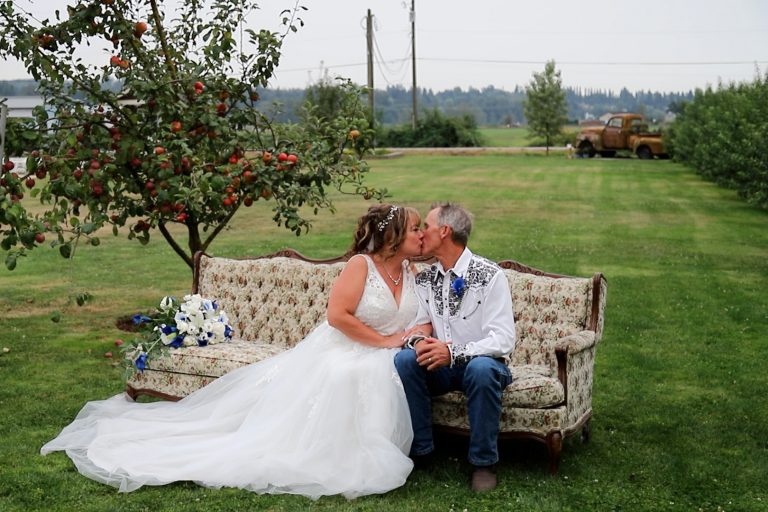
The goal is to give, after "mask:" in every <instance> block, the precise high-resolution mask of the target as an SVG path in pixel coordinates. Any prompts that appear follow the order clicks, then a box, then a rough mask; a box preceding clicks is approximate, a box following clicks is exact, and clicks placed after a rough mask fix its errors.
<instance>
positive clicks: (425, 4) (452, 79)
mask: <svg viewBox="0 0 768 512" xmlns="http://www.w3.org/2000/svg"><path fill="white" fill-rule="evenodd" d="M414 1H415V12H416V16H415V25H416V68H417V69H416V81H417V85H418V86H419V87H424V88H429V89H432V90H434V91H441V90H445V89H452V88H454V87H461V88H463V89H466V88H468V87H475V88H483V87H486V86H489V85H492V86H494V87H496V88H500V89H505V90H513V89H514V88H515V86H517V85H519V86H524V85H525V84H527V83H528V82H529V81H530V79H531V75H532V73H533V72H538V71H541V70H543V68H544V63H545V61H547V60H550V59H553V60H555V62H556V64H557V68H558V69H559V70H560V71H561V72H562V79H563V84H564V85H566V86H573V87H582V88H593V89H610V90H614V91H618V90H620V89H621V88H622V87H626V88H628V89H629V90H630V91H633V92H634V91H638V90H653V91H660V92H676V91H688V90H691V89H696V88H704V87H706V86H708V85H712V86H716V85H717V84H718V82H719V81H722V82H724V83H729V82H741V81H748V82H751V81H752V80H753V79H754V78H755V76H756V73H758V72H759V73H760V74H762V75H763V76H764V75H765V74H766V70H767V69H768V1H766V0H728V1H726V0H635V1H631V2H630V1H620V0H588V1H585V2H574V1H572V0H540V1H538V2H533V1H530V0H528V1H515V0H471V1H461V2H459V1H452V0H414ZM14 2H15V3H17V4H19V5H21V6H23V7H25V8H27V9H31V10H32V11H33V12H34V13H35V14H36V15H37V16H39V17H40V18H41V19H42V18H43V17H46V15H48V16H50V14H51V13H52V11H53V9H54V8H55V7H57V6H58V7H59V8H61V6H63V5H66V3H67V2H65V1H63V0H62V1H59V0H46V1H41V0H35V2H34V3H35V4H37V5H36V6H35V7H30V3H29V0H14ZM299 3H300V4H301V5H304V6H306V7H307V8H308V9H309V10H308V11H306V12H303V13H302V18H303V20H304V23H305V26H304V27H303V28H301V29H300V30H299V32H298V33H295V34H290V35H289V36H288V38H287V39H286V41H285V44H284V51H283V58H282V60H281V62H280V66H279V68H278V72H277V77H276V78H275V79H274V80H273V81H272V85H273V86H275V87H282V88H288V87H305V86H306V85H307V84H308V83H312V82H314V81H316V80H317V79H318V78H320V77H321V76H323V75H324V74H325V73H328V75H329V76H335V75H342V76H346V77H348V78H351V79H353V80H354V81H355V82H357V83H360V84H365V82H366V76H367V75H366V42H365V17H366V13H367V10H368V9H370V10H371V12H372V14H373V16H374V29H375V30H374V34H375V36H374V37H375V40H376V45H375V61H376V64H375V77H374V85H375V87H376V88H384V87H386V86H388V85H402V86H404V87H406V88H410V86H411V84H412V80H413V79H412V71H411V46H410V42H411V23H410V10H411V4H412V2H411V0H406V1H402V0H368V1H360V0H299ZM260 5H261V10H260V11H258V12H257V14H256V15H254V16H253V17H252V22H253V26H252V27H251V28H270V29H277V27H278V25H277V24H276V20H277V19H278V16H279V12H280V11H281V10H282V9H283V8H288V7H291V6H293V5H294V2H293V1H285V0H263V1H262V2H261V4H260ZM43 6H45V8H43ZM46 11H47V12H46ZM0 66H1V69H0V79H11V78H22V77H24V76H25V75H24V71H23V68H21V67H20V66H18V65H16V64H14V63H7V62H6V63H3V64H1V65H0Z"/></svg>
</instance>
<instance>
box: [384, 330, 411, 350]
mask: <svg viewBox="0 0 768 512" xmlns="http://www.w3.org/2000/svg"><path fill="white" fill-rule="evenodd" d="M404 335H405V332H404V331H400V332H396V333H394V334H390V335H389V336H384V343H383V344H382V345H381V346H382V347H383V348H402V347H403V345H404V344H405V339H404V338H405V336H404Z"/></svg>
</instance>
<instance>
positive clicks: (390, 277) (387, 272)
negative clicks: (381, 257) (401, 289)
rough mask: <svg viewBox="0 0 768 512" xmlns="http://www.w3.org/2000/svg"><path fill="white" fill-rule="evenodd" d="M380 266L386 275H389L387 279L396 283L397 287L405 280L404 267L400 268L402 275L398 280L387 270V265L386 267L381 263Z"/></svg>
mask: <svg viewBox="0 0 768 512" xmlns="http://www.w3.org/2000/svg"><path fill="white" fill-rule="evenodd" d="M380 266H381V268H383V269H384V273H385V274H387V277H388V278H389V280H390V281H392V282H393V283H395V286H397V285H399V284H400V281H401V280H402V279H403V267H402V266H401V267H400V275H399V276H397V279H395V278H394V277H392V274H390V273H389V270H387V267H386V265H384V263H383V262H382V263H380Z"/></svg>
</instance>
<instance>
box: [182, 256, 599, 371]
mask: <svg viewBox="0 0 768 512" xmlns="http://www.w3.org/2000/svg"><path fill="white" fill-rule="evenodd" d="M278 254H284V255H285V256H274V255H273V256H268V257H264V258H253V259H228V258H219V257H216V258H211V257H208V256H205V255H197V256H196V258H195V265H196V270H195V286H194V289H193V292H196V293H199V294H201V295H202V296H204V297H206V298H211V299H215V300H217V301H218V303H219V305H220V307H221V308H222V309H223V310H224V311H225V312H226V313H227V315H229V317H230V321H231V324H232V327H233V328H234V329H235V337H236V338H241V339H245V340H257V341H260V342H264V343H272V344H275V345H279V346H284V347H292V346H294V345H295V344H296V343H297V342H299V341H301V340H302V339H303V338H304V337H305V336H306V335H307V334H309V332H310V331H311V330H312V329H313V328H314V327H315V326H317V325H318V324H319V323H320V322H322V321H323V320H325V318H326V316H325V310H326V306H327V304H328V295H329V293H330V289H331V285H332V284H333V281H334V280H335V279H336V277H337V276H338V275H339V273H341V270H342V269H343V267H344V257H341V258H336V259H334V260H322V261H320V260H308V259H306V258H304V257H303V256H301V255H300V254H298V253H296V252H295V251H290V250H286V251H282V252H281V253H278ZM500 265H501V266H502V267H503V268H504V272H505V274H506V276H507V280H508V281H509V287H510V293H511V294H512V301H513V305H514V309H515V328H516V332H517V343H516V346H515V351H514V353H513V354H512V363H513V364H515V365H524V364H531V365H542V366H547V367H549V368H551V369H552V370H556V369H557V361H556V358H555V347H554V345H555V342H556V341H557V340H558V339H560V338H562V337H564V336H568V335H570V334H575V333H577V332H579V331H582V330H585V329H591V330H595V331H596V332H597V338H598V341H599V338H600V336H601V335H602V328H603V309H604V306H605V291H606V284H605V279H603V277H602V275H601V274H595V275H594V276H593V277H592V278H582V277H568V276H560V275H556V274H547V273H545V272H542V271H539V270H536V269H532V268H530V267H527V266H525V265H522V264H520V263H517V262H513V261H511V260H507V261H504V262H501V263H500ZM426 266H427V265H425V264H423V263H422V264H418V265H417V267H418V268H419V269H421V268H424V267H426Z"/></svg>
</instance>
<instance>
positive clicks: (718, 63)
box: [280, 57, 768, 73]
mask: <svg viewBox="0 0 768 512" xmlns="http://www.w3.org/2000/svg"><path fill="white" fill-rule="evenodd" d="M416 60H419V61H424V62H451V63H464V64H467V63H469V64H513V65H531V64H535V65H543V64H546V62H547V61H543V60H506V59H457V58H442V57H417V59H416ZM406 61H408V58H407V57H406V58H402V59H390V60H383V59H382V60H381V62H382V63H401V64H404V63H405V62H406ZM748 64H749V65H752V64H768V60H733V61H688V62H685V61H679V62H617V61H604V62H599V61H594V62H589V61H559V60H558V61H557V65H558V66H560V65H568V66H743V65H748ZM365 65H366V64H365V63H364V62H360V63H349V64H334V65H327V67H328V68H351V67H359V66H365ZM310 69H313V68H293V69H280V72H281V73H286V72H295V71H307V70H310Z"/></svg>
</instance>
